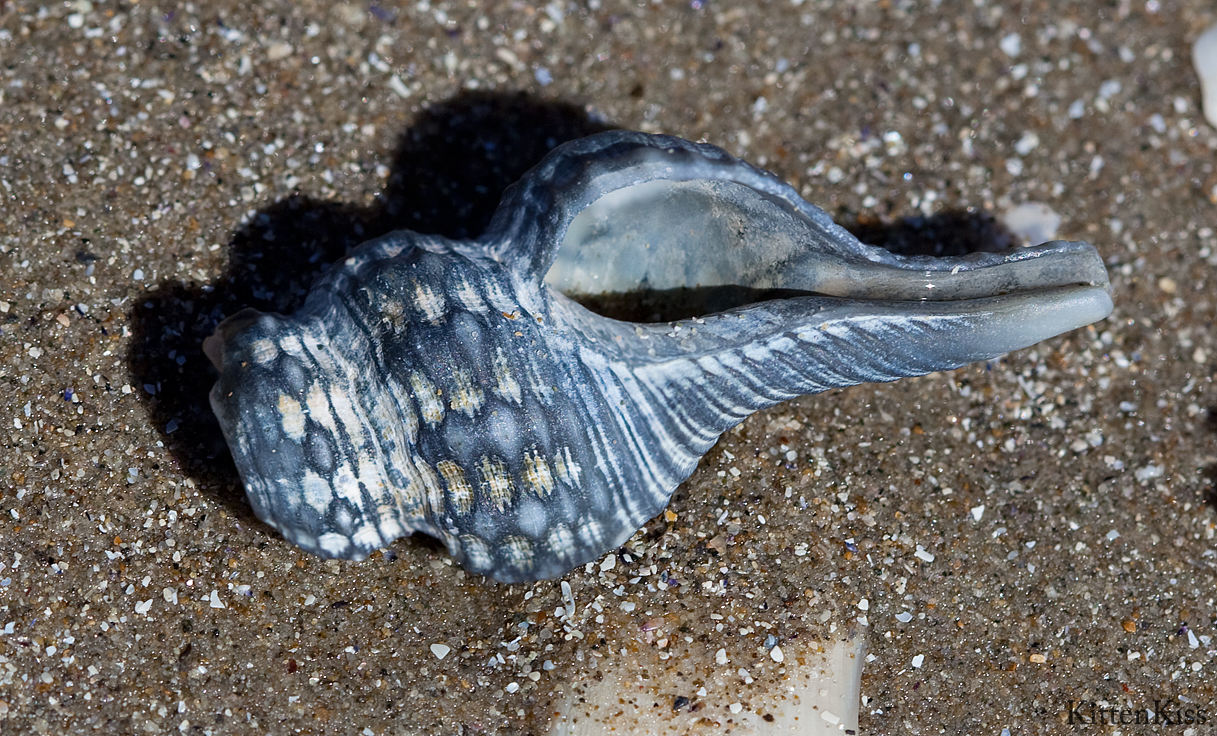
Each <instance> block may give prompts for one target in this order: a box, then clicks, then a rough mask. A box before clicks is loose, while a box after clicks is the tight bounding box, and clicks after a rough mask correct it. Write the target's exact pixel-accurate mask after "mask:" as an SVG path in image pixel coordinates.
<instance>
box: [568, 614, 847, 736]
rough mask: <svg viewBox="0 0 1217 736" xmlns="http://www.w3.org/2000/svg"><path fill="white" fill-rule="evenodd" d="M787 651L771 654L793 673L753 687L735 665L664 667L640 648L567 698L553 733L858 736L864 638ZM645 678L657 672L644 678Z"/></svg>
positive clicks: (666, 663)
mask: <svg viewBox="0 0 1217 736" xmlns="http://www.w3.org/2000/svg"><path fill="white" fill-rule="evenodd" d="M782 646H783V647H785V648H786V650H787V651H786V653H785V655H784V656H782V655H778V656H776V657H775V656H773V655H772V654H771V655H770V656H771V657H772V659H773V661H774V662H776V663H778V664H779V665H780V666H784V668H785V669H784V670H783V674H782V675H780V676H777V677H774V676H773V675H772V674H769V675H762V676H760V677H758V678H757V679H756V681H755V682H747V683H745V682H743V681H741V680H740V678H739V677H738V675H737V674H736V672H735V671H734V670H735V669H736V668H735V666H731V667H721V666H711V665H710V664H709V662H703V661H702V660H700V659H699V658H697V657H682V658H681V659H679V660H677V659H675V658H673V659H669V660H662V659H660V658H659V657H658V656H656V655H655V654H654V653H655V652H656V650H655V649H653V648H640V649H639V650H638V652H637V653H635V654H633V655H632V656H631V658H630V659H628V660H626V659H624V658H623V659H616V658H611V659H610V658H606V659H604V660H601V662H600V664H599V671H598V673H597V677H595V678H590V677H589V678H586V679H584V680H582V681H580V682H576V683H572V684H571V687H570V688H569V689H566V690H565V691H564V692H563V693H562V695H561V696H560V697H559V698H558V699H557V701H556V702H555V704H554V707H553V711H554V717H553V719H552V720H551V725H550V729H549V732H548V734H547V736H601V735H602V734H603V735H605V736H608V735H609V734H614V735H616V734H630V736H665V735H670V734H712V733H731V734H747V735H748V736H788V735H789V734H799V736H840V735H841V734H850V733H858V715H859V710H860V706H861V694H862V693H861V691H862V664H863V661H864V656H863V649H864V646H863V640H862V638H861V637H853V636H851V637H837V638H833V639H831V640H829V641H826V642H817V641H810V640H790V641H786V642H783V644H782ZM770 651H771V653H772V652H781V651H782V649H781V648H779V647H774V648H773V649H772V650H770ZM627 662H628V664H627ZM674 662H679V666H674V665H673V663H674ZM639 672H647V673H649V675H648V677H647V678H645V679H644V678H640V677H639V675H638V673H639ZM770 672H772V671H770Z"/></svg>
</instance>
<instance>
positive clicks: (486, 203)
mask: <svg viewBox="0 0 1217 736" xmlns="http://www.w3.org/2000/svg"><path fill="white" fill-rule="evenodd" d="M1214 23H1217V7H1214V6H1213V4H1212V3H1209V2H1203V1H1202V0H1150V1H1149V2H1143V1H1142V0H1119V1H1118V2H1117V1H1116V0H1113V1H1112V2H1104V3H1094V2H1042V1H1040V2H1021V3H1000V2H995V1H994V0H958V1H956V0H942V1H941V2H939V1H937V0H923V1H914V0H863V1H861V2H851V3H846V2H826V1H821V0H801V1H800V0H795V1H793V2H792V1H791V0H774V1H772V2H756V3H751V2H749V3H744V2H727V1H726V0H692V1H690V0H681V1H680V2H677V1H676V0H638V1H637V2H617V1H616V0H579V1H578V2H564V1H562V0H555V1H554V2H550V3H548V4H545V3H533V2H505V1H504V2H482V3H478V2H455V1H453V2H438V1H430V2H429V1H428V0H422V1H421V2H411V3H400V4H394V3H390V2H384V3H377V4H370V5H369V4H367V3H350V4H338V3H318V2H312V1H305V2H285V1H284V2H241V3H238V2H233V1H231V0H220V1H219V2H209V3H203V2H195V3H189V2H186V3H170V2H154V1H152V0H141V1H140V2H125V1H117V0H106V1H104V2H100V1H99V2H88V1H87V0H77V1H76V2H47V3H45V4H38V3H33V2H27V1H26V0H8V1H7V2H2V1H0V62H2V63H0V425H2V427H3V429H2V431H0V441H2V442H3V444H4V450H3V452H2V453H0V732H3V733H6V734H7V733H12V734H86V733H88V734H112V733H114V734H116V733H127V734H133V733H149V734H155V733H186V734H246V733H248V734H255V733H271V734H286V733H335V734H374V735H376V736H380V735H381V734H483V733H485V734H537V735H538V736H539V735H540V734H545V733H550V732H551V729H555V728H558V727H559V726H560V725H563V724H564V727H569V726H570V725H571V724H570V723H569V721H570V720H571V718H572V716H571V715H570V713H571V711H570V708H571V707H572V703H575V704H577V703H579V702H580V698H582V699H583V700H584V701H587V700H588V698H591V697H592V695H593V691H594V692H595V693H598V695H597V697H600V698H602V700H597V701H596V702H595V704H594V708H593V710H594V712H592V713H591V714H590V715H584V716H581V717H582V718H583V722H584V724H585V725H586V723H587V722H588V721H589V720H590V721H594V722H595V723H597V724H599V725H601V726H603V727H604V728H605V729H608V728H615V729H617V730H616V731H615V732H617V733H630V732H631V731H632V729H633V728H634V727H635V726H633V725H631V724H635V723H637V722H639V721H638V719H642V718H644V716H645V718H653V719H658V721H659V722H662V723H663V724H665V725H664V726H663V728H665V729H667V730H666V731H665V732H667V733H707V734H709V733H715V734H718V733H754V732H757V731H756V730H755V729H756V728H757V726H756V725H755V724H756V723H757V722H760V723H774V722H777V723H784V721H782V720H781V714H780V713H777V711H779V710H780V709H781V706H780V704H779V705H774V703H775V700H774V698H775V697H776V698H778V699H779V700H780V699H781V698H783V697H793V693H795V691H793V690H791V688H792V687H794V688H797V687H799V686H800V685H799V684H798V683H799V682H801V680H800V678H801V677H803V676H804V675H805V674H806V671H805V670H806V668H807V667H809V666H811V665H810V664H809V662H811V661H812V654H813V653H814V652H815V651H817V649H818V648H822V647H824V646H826V645H836V644H842V643H844V644H848V645H849V646H855V645H856V646H859V647H863V649H862V651H863V654H862V655H859V656H860V657H861V658H862V683H861V696H862V697H861V702H860V704H859V728H860V732H861V733H868V734H938V733H948V734H993V735H997V734H1003V736H1005V735H1007V734H1010V735H1015V736H1017V735H1019V734H1050V733H1062V732H1064V731H1066V730H1070V732H1072V731H1071V729H1073V728H1075V726H1076V725H1077V721H1076V719H1077V718H1079V717H1081V718H1085V717H1087V716H1090V717H1091V718H1095V719H1104V718H1106V719H1109V720H1107V721H1102V722H1101V723H1099V724H1096V725H1091V726H1088V728H1089V729H1091V730H1088V731H1087V732H1094V733H1100V732H1101V733H1122V734H1141V733H1172V734H1173V733H1179V734H1191V735H1192V736H1200V735H1201V734H1206V733H1213V730H1212V729H1213V728H1214V726H1213V725H1212V724H1213V723H1215V722H1217V700H1215V688H1214V682H1215V672H1217V662H1214V661H1213V658H1214V655H1217V642H1215V641H1214V639H1213V637H1217V618H1215V617H1217V608H1215V605H1214V597H1215V595H1217V571H1215V569H1214V568H1215V564H1217V551H1215V547H1214V534H1215V532H1217V516H1215V506H1214V497H1215V495H1217V491H1215V488H1214V484H1215V483H1217V386H1215V385H1214V383H1213V376H1214V368H1215V366H1217V327H1215V325H1214V317H1215V314H1217V290H1215V289H1214V268H1215V266H1217V234H1215V232H1214V229H1215V228H1217V172H1215V171H1214V163H1215V162H1217V130H1214V128H1213V127H1211V126H1210V125H1209V124H1208V123H1207V122H1206V121H1205V120H1204V118H1203V116H1202V113H1201V99H1200V83H1199V81H1198V79H1197V77H1196V75H1195V73H1194V71H1193V69H1192V65H1191V60H1190V48H1191V43H1192V41H1193V40H1194V39H1195V38H1196V37H1197V36H1199V35H1200V34H1201V33H1202V32H1203V31H1204V30H1205V29H1206V28H1207V27H1209V26H1211V25H1212V24H1214ZM613 127H620V128H628V129H636V130H643V131H648V132H663V133H670V134H674V135H678V136H681V137H684V138H688V139H692V140H705V141H708V142H711V143H714V144H716V145H719V146H721V147H723V148H725V149H726V150H727V151H729V152H730V153H732V154H734V155H737V156H740V157H742V158H744V159H746V160H748V161H750V162H752V163H754V164H757V165H759V166H761V167H763V168H766V169H769V170H771V171H773V172H774V173H776V174H777V175H778V176H780V177H782V178H783V179H785V180H787V181H788V182H790V183H791V184H792V185H793V186H794V187H795V188H796V189H797V190H799V192H800V193H801V194H802V196H804V197H805V198H806V199H807V200H808V201H810V202H812V203H813V204H816V205H818V206H820V207H822V208H824V209H825V210H826V211H828V212H829V213H830V214H831V215H832V216H833V217H834V219H836V220H837V221H838V222H841V223H843V224H846V225H847V226H849V227H852V228H854V229H856V230H857V231H858V232H861V233H863V235H864V237H866V238H867V239H868V240H871V241H881V242H882V243H886V244H888V245H890V246H892V247H897V248H904V249H920V250H922V251H924V252H930V253H957V252H965V251H967V250H975V249H985V248H989V247H992V246H994V244H1000V243H1002V242H1008V241H1009V240H1010V237H1011V236H1010V235H1009V233H1005V232H1003V231H1002V230H1001V228H1000V227H999V226H998V225H997V222H998V221H999V220H1000V219H1001V218H1002V217H1003V216H1004V215H1005V214H1006V213H1008V212H1010V211H1011V210H1012V209H1014V208H1015V207H1017V206H1019V205H1023V204H1026V203H1043V204H1044V205H1046V206H1047V207H1048V208H1050V209H1051V211H1052V212H1055V213H1056V214H1057V215H1059V217H1060V224H1059V227H1058V228H1057V235H1058V237H1060V238H1063V239H1074V240H1087V241H1089V242H1092V243H1094V244H1095V245H1096V247H1097V248H1098V249H1099V251H1100V252H1101V254H1102V256H1103V258H1104V260H1105V262H1106V263H1107V264H1108V267H1109V270H1110V273H1111V277H1112V291H1113V295H1114V300H1115V305H1116V306H1115V312H1114V313H1113V314H1112V315H1111V317H1110V318H1108V319H1106V320H1103V321H1102V322H1100V323H1098V324H1095V325H1093V326H1092V327H1089V328H1084V329H1081V330H1077V331H1075V332H1072V333H1070V334H1067V335H1064V336H1062V337H1059V338H1055V339H1052V340H1049V341H1047V342H1045V343H1042V344H1039V345H1037V346H1035V347H1032V348H1029V349H1026V350H1022V351H1018V352H1016V353H1013V354H1010V355H1008V356H1006V357H1004V358H1001V359H999V360H995V361H992V362H989V363H987V364H977V365H971V366H968V367H965V368H961V369H959V370H955V371H952V372H949V373H940V374H933V375H930V376H927V377H924V378H920V379H914V380H906V381H901V382H898V383H894V384H885V385H866V386H857V387H853V388H849V389H845V390H837V391H831V392H828V393H824V394H820V395H816V396H809V397H803V398H800V399H795V400H792V401H790V402H788V403H786V404H783V405H781V406H779V407H777V408H775V409H772V410H770V411H766V412H762V413H758V414H756V415H754V416H752V417H751V418H749V419H748V420H747V421H745V422H744V423H743V424H742V425H740V426H739V427H738V428H737V429H736V430H734V431H732V432H729V433H728V434H727V435H726V436H724V437H723V439H722V440H721V441H720V442H719V444H718V445H717V446H716V447H715V448H714V449H713V450H712V451H711V452H710V453H709V454H708V455H706V457H705V458H704V459H703V460H702V462H701V465H700V466H699V468H698V470H697V471H696V472H695V474H694V475H693V476H692V477H691V478H690V479H689V481H687V482H686V483H685V484H684V485H682V486H681V487H680V488H679V489H678V490H677V492H676V494H675V496H674V497H673V500H672V503H671V505H670V507H669V509H668V511H667V512H666V513H665V514H663V515H661V516H660V517H658V518H656V519H654V520H652V521H651V522H650V523H649V524H648V525H647V526H646V527H645V528H643V529H642V530H641V531H640V532H639V533H638V534H637V535H635V536H634V537H633V538H632V539H631V540H630V541H629V542H628V543H627V544H626V545H625V546H624V547H622V548H621V549H619V550H617V551H616V552H615V553H613V554H610V555H609V556H608V557H606V558H604V559H603V560H601V561H598V562H596V563H593V564H591V565H589V566H587V567H586V568H579V569H577V570H575V571H573V572H571V573H569V574H568V575H567V576H565V577H564V578H562V579H561V580H551V581H542V582H538V583H535V584H529V585H501V584H495V583H493V582H491V581H488V580H486V579H484V578H482V577H480V576H475V575H470V574H466V573H465V572H463V571H462V570H461V569H460V568H459V567H458V566H456V565H454V564H453V563H452V561H451V560H450V559H449V557H448V555H447V554H446V553H445V551H444V549H443V547H442V545H440V544H438V543H436V542H434V541H433V540H429V539H425V538H419V537H412V538H408V539H401V540H398V541H397V542H395V543H394V544H393V545H392V546H391V547H390V548H389V549H387V550H385V551H384V552H383V553H377V554H375V555H373V556H372V557H371V558H370V559H368V560H365V561H362V562H338V561H325V560H321V559H319V558H315V557H312V556H310V555H308V554H306V553H303V552H301V551H300V550H298V549H296V548H294V547H293V546H291V545H290V544H288V543H286V542H285V541H284V540H283V539H282V538H281V537H280V536H278V535H277V534H276V533H275V532H274V531H273V530H271V529H270V528H269V527H268V526H266V525H265V524H263V523H262V522H260V521H259V520H258V519H257V518H255V517H254V515H253V513H252V511H251V510H250V508H249V505H248V504H247V502H246V500H245V497H244V494H243V491H242V489H241V485H240V481H239V479H238V477H237V475H236V471H235V469H234V468H233V465H232V460H231V458H230V456H229V454H228V451H227V448H226V447H225V446H224V443H223V439H222V437H221V436H220V434H219V429H218V426H217V425H216V423H215V420H214V418H213V416H212V415H211V411H210V408H209V407H208V405H207V392H208V390H209V389H210V387H211V384H212V382H213V381H214V372H213V370H212V368H211V367H210V365H209V364H208V362H207V360H206V359H205V357H204V356H203V354H202V351H201V348H200V343H201V341H202V339H203V338H204V337H205V336H207V335H208V334H210V332H211V330H212V328H213V327H214V326H215V324H216V323H217V322H218V321H219V320H220V319H221V318H223V317H224V316H226V315H228V314H231V313H233V312H235V311H237V310H238V309H240V308H242V307H244V306H253V307H257V308H260V309H264V310H278V311H291V310H292V309H294V308H295V307H297V306H299V304H300V303H301V301H302V299H303V296H304V294H305V293H306V292H307V289H308V286H309V284H310V283H311V282H312V280H313V278H315V277H316V276H317V275H318V274H319V273H321V272H322V271H323V270H324V269H325V268H326V267H327V266H328V265H329V264H331V263H333V262H334V261H335V260H337V259H338V258H340V257H341V256H342V255H343V253H344V252H345V251H346V250H347V249H348V248H350V247H353V246H355V245H357V244H358V243H360V242H362V241H363V240H365V239H367V238H368V237H371V236H373V235H377V234H381V233H385V232H388V231H390V230H393V229H397V228H410V229H413V230H417V231H421V232H428V233H439V234H444V235H448V236H464V235H475V234H477V233H479V232H480V231H481V229H482V228H484V227H485V225H486V223H487V222H488V220H489V217H490V215H491V213H492V212H493V210H494V207H495V206H496V204H497V203H498V200H499V196H500V195H501V193H502V191H503V189H504V188H505V187H506V186H507V185H509V184H510V183H511V182H513V181H515V180H516V179H517V178H518V177H519V176H520V175H521V174H522V173H523V172H525V171H526V170H528V169H529V168H530V167H531V166H532V165H533V164H535V163H536V162H537V161H538V160H539V159H540V158H541V157H542V156H543V155H544V154H545V152H546V151H548V150H549V149H551V148H552V147H554V146H555V145H557V144H559V143H561V142H563V141H566V140H570V139H573V138H577V137H580V136H584V135H587V134H590V133H593V132H597V131H600V130H605V129H608V128H613ZM572 601H573V605H570V607H569V608H567V606H568V605H569V603H570V602H572ZM775 649H777V651H778V653H777V654H775V653H774V652H775ZM613 678H616V679H613ZM606 681H608V682H617V683H619V684H617V685H613V688H615V689H613V688H610V689H609V690H610V695H612V693H613V692H615V693H618V695H616V696H612V697H605V696H604V692H605V689H604V688H603V687H601V688H599V689H597V686H598V685H599V684H602V683H604V682H606ZM584 704H585V705H586V702H585V703H584ZM1079 704H1082V705H1079ZM1091 704H1093V705H1091ZM589 707H590V706H589ZM775 713H777V716H778V717H777V718H776V720H773V719H774V718H775V715H774V714H775ZM646 714H650V715H646ZM1123 714H1128V715H1127V717H1128V718H1134V719H1135V718H1148V717H1150V714H1152V717H1155V718H1157V719H1159V720H1158V721H1156V722H1154V723H1140V724H1138V723H1135V722H1133V721H1123V722H1120V720H1119V719H1120V718H1121V717H1124V716H1123ZM1189 714H1190V715H1189ZM827 716H833V714H831V713H830V714H827V715H826V716H824V717H823V720H824V722H825V723H829V724H830V725H831V719H830V718H828V717H827ZM834 717H835V716H834ZM1071 718H1072V719H1075V721H1074V725H1072V726H1071V725H1070V719H1071ZM1111 718H1114V719H1116V725H1112V722H1111V721H1110V719H1111ZM1163 718H1166V719H1168V720H1166V721H1163V720H1162V719H1163ZM1189 718H1190V719H1192V720H1193V721H1194V722H1192V723H1187V722H1184V721H1186V720H1187V719H1189ZM1200 719H1205V720H1206V723H1200V722H1199V720H1200ZM762 727H763V726H762ZM750 729H751V730H750ZM838 732H839V731H838Z"/></svg>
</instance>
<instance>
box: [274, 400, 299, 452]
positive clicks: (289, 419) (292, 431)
mask: <svg viewBox="0 0 1217 736" xmlns="http://www.w3.org/2000/svg"><path fill="white" fill-rule="evenodd" d="M279 417H280V420H281V423H282V425H283V432H284V433H285V434H286V435H287V436H288V437H290V438H292V439H293V440H295V441H296V442H300V441H302V440H303V439H304V411H303V410H301V408H300V402H299V401H296V400H295V399H293V398H292V397H290V396H288V395H286V394H280V395H279Z"/></svg>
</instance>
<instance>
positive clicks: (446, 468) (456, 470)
mask: <svg viewBox="0 0 1217 736" xmlns="http://www.w3.org/2000/svg"><path fill="white" fill-rule="evenodd" d="M435 467H436V469H437V470H439V474H440V475H442V476H443V477H444V483H445V485H447V486H448V503H449V504H450V505H451V508H452V510H453V511H455V512H456V513H458V514H462V515H463V514H467V513H469V511H470V509H472V508H473V487H472V486H470V485H469V481H467V480H465V472H464V471H463V470H461V466H459V465H457V464H456V463H454V462H452V461H451V460H441V461H439V462H438V463H436V465H435Z"/></svg>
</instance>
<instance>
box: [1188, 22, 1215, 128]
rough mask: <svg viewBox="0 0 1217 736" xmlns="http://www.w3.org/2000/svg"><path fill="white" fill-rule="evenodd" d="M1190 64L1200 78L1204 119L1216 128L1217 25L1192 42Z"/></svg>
mask: <svg viewBox="0 0 1217 736" xmlns="http://www.w3.org/2000/svg"><path fill="white" fill-rule="evenodd" d="M1192 66H1193V67H1194V68H1195V69H1196V76H1197V77H1199V78H1200V104H1201V106H1202V107H1203V109H1204V119H1205V120H1207V121H1209V125H1211V126H1213V127H1214V128H1217V25H1215V26H1211V27H1210V28H1209V29H1208V30H1206V31H1205V32H1204V33H1201V34H1200V36H1199V37H1197V38H1196V40H1195V42H1193V43H1192Z"/></svg>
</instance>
